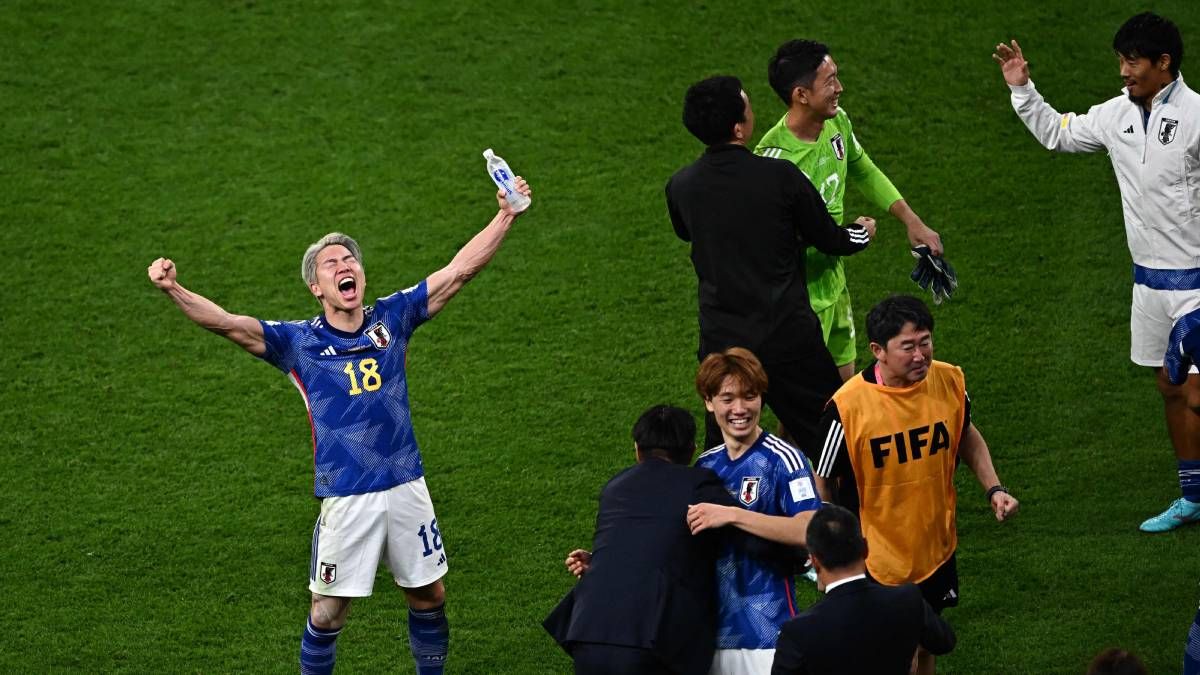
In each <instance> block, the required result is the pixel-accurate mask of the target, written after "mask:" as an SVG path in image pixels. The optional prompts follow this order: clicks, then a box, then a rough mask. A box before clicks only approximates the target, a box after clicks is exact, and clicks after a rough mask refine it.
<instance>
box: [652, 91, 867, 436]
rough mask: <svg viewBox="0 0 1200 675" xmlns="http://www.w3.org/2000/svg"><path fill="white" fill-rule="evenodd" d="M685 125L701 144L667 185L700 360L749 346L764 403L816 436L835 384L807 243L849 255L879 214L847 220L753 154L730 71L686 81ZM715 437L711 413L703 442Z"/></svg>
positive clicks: (750, 125) (746, 115) (805, 184)
mask: <svg viewBox="0 0 1200 675" xmlns="http://www.w3.org/2000/svg"><path fill="white" fill-rule="evenodd" d="M683 123H684V126H686V127H687V129H688V131H690V132H691V133H692V134H693V135H694V136H695V137H696V138H698V139H699V140H700V142H702V143H704V145H705V146H707V147H706V148H705V150H704V154H702V155H701V156H700V157H699V158H698V159H697V160H696V161H695V162H693V163H692V164H690V165H688V166H686V167H684V168H682V169H680V170H679V171H677V172H676V173H675V175H674V176H672V177H671V179H670V181H668V182H667V190H666V192H667V210H668V212H669V214H670V217H671V225H672V226H673V227H674V228H675V234H676V235H677V236H678V237H679V238H680V239H682V240H684V241H687V242H690V243H691V258H692V265H693V267H695V270H696V278H697V280H698V282H699V283H698V295H699V306H700V321H699V323H700V348H699V350H698V356H699V358H700V359H703V358H704V357H705V356H707V355H708V354H712V353H716V352H720V351H722V350H725V349H727V348H729V347H744V348H746V349H749V350H750V351H752V352H754V353H755V354H756V355H757V357H758V358H760V359H762V364H763V367H764V368H765V370H766V372H767V374H768V375H769V376H770V378H771V385H772V386H771V391H770V392H769V393H768V394H767V395H766V396H767V399H766V403H767V405H768V406H770V407H771V410H772V412H774V413H775V416H776V417H778V418H779V419H780V420H781V421H782V422H783V423H784V424H785V425H787V428H788V429H789V430H790V431H791V432H792V433H793V434H794V435H795V436H796V438H797V439H801V441H802V442H805V443H811V442H812V441H814V439H815V433H816V426H817V422H818V421H819V420H820V417H821V409H822V408H823V407H824V405H825V401H827V400H828V399H829V395H830V394H832V393H833V392H834V391H835V390H836V389H837V388H838V385H839V384H841V378H839V377H838V372H837V366H836V365H834V363H833V359H832V358H830V356H829V351H828V350H827V349H825V346H824V343H823V342H822V340H821V326H820V322H818V321H817V317H816V316H815V315H814V314H813V311H812V308H811V307H810V306H809V303H808V294H807V292H806V291H805V286H804V267H803V265H804V258H803V249H804V248H805V247H806V246H810V245H811V246H816V247H817V248H818V249H820V250H822V251H825V252H828V253H834V254H837V255H849V254H851V253H856V252H858V251H861V250H862V249H864V248H866V246H867V244H868V243H869V242H870V238H871V237H872V236H873V235H874V232H875V221H874V220H872V219H870V218H865V217H864V218H859V219H858V220H857V221H856V222H855V223H854V224H853V225H850V226H849V227H846V228H842V227H839V226H838V224H837V223H836V222H834V220H833V219H832V218H831V217H830V216H829V212H828V211H827V210H826V209H825V204H824V202H823V201H821V196H820V194H818V193H817V191H816V189H815V188H814V187H813V185H812V183H810V182H809V181H808V179H806V178H805V177H804V174H802V173H801V172H800V171H799V170H798V169H797V168H796V167H795V166H794V165H792V164H790V163H789V162H784V161H780V160H776V159H767V158H763V157H756V156H755V155H754V154H753V153H751V152H750V151H749V150H748V149H747V148H746V143H747V142H749V140H750V137H751V135H752V134H753V133H754V111H753V110H752V108H751V107H750V99H749V98H748V97H747V96H746V93H745V92H744V91H742V85H741V82H739V81H738V79H737V78H735V77H728V76H723V77H712V78H709V79H707V80H703V81H701V82H698V83H696V84H694V85H692V86H691V87H690V88H688V91H687V95H686V96H685V98H684V105H683ZM720 442H721V431H720V429H719V428H718V427H717V425H716V423H715V422H714V421H713V419H712V417H711V416H709V417H708V419H707V428H706V434H705V447H712V446H714V445H717V444H719V443H720Z"/></svg>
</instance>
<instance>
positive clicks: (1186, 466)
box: [992, 13, 1200, 532]
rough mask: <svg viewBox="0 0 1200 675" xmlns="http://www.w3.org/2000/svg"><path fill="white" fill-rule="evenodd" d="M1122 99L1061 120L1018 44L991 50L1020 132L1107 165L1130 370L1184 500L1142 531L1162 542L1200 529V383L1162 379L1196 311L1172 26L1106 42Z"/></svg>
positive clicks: (1193, 137) (1134, 26) (1153, 26)
mask: <svg viewBox="0 0 1200 675" xmlns="http://www.w3.org/2000/svg"><path fill="white" fill-rule="evenodd" d="M1112 46H1113V51H1115V52H1116V55H1117V60H1118V66H1119V69H1120V73H1121V79H1122V80H1123V81H1124V83H1125V88H1124V89H1123V90H1122V92H1121V95H1120V96H1115V97H1113V98H1111V99H1109V100H1108V101H1105V102H1104V103H1101V104H1099V105H1095V106H1092V108H1091V109H1090V110H1088V112H1087V114H1085V115H1076V114H1075V113H1066V114H1060V113H1059V112H1058V111H1057V110H1055V109H1054V108H1052V107H1050V105H1049V104H1048V103H1046V101H1045V99H1043V98H1042V95H1041V94H1040V93H1038V91H1037V89H1036V88H1035V87H1034V85H1033V82H1032V81H1030V79H1029V64H1028V63H1027V62H1026V61H1025V55H1024V53H1022V51H1021V47H1020V45H1018V44H1017V41H1016V40H1013V41H1012V44H1011V45H1005V44H998V45H996V52H995V53H994V54H993V55H992V58H993V59H995V60H996V62H997V63H999V64H1000V69H1001V72H1002V73H1003V75H1004V81H1005V82H1007V83H1008V86H1009V89H1010V90H1011V91H1012V105H1013V108H1015V109H1016V111H1017V115H1019V116H1020V118H1021V121H1022V122H1024V123H1025V126H1026V127H1028V128H1029V131H1030V132H1031V133H1032V134H1033V135H1034V137H1036V138H1037V139H1038V142H1039V143H1041V144H1042V145H1044V146H1045V147H1046V148H1049V149H1051V150H1057V151H1060V152H1098V151H1101V150H1103V151H1104V152H1106V153H1108V156H1109V158H1110V159H1111V161H1112V165H1113V170H1114V171H1115V172H1116V174H1117V185H1118V186H1119V187H1120V190H1121V205H1122V208H1123V210H1124V215H1125V236H1126V239H1127V241H1128V243H1129V253H1130V255H1131V256H1132V257H1133V298H1132V308H1131V310H1130V319H1129V329H1130V335H1131V344H1130V350H1129V358H1130V359H1131V360H1132V361H1133V362H1134V363H1136V364H1138V365H1140V366H1148V367H1150V368H1154V369H1155V370H1156V372H1157V379H1158V390H1159V392H1160V393H1161V395H1162V398H1163V405H1164V407H1165V410H1166V417H1167V430H1168V432H1169V435H1170V437H1171V443H1172V445H1173V446H1174V448H1175V458H1176V460H1177V461H1178V470H1179V487H1180V492H1181V493H1182V495H1181V496H1180V498H1179V499H1177V500H1175V501H1173V502H1172V503H1171V504H1170V505H1169V506H1168V507H1167V509H1166V510H1165V511H1163V512H1162V513H1160V514H1159V515H1157V516H1154V517H1153V518H1149V519H1147V520H1146V521H1145V522H1143V523H1142V524H1141V530H1142V531H1143V532H1165V531H1167V530H1172V529H1175V528H1176V527H1179V526H1180V525H1183V524H1185V523H1191V522H1195V521H1197V520H1200V412H1197V410H1198V409H1200V376H1198V375H1197V374H1196V373H1197V371H1196V368H1195V367H1192V368H1191V371H1190V372H1191V375H1189V376H1188V378H1187V381H1186V382H1185V383H1184V384H1182V385H1175V384H1172V383H1171V382H1170V381H1169V380H1168V379H1167V373H1166V372H1165V371H1164V369H1163V367H1162V366H1163V354H1164V353H1165V351H1166V347H1167V339H1168V336H1169V334H1170V332H1171V326H1172V324H1173V323H1174V322H1175V320H1176V319H1178V318H1179V317H1180V316H1182V315H1184V314H1186V313H1187V312H1189V311H1191V310H1193V309H1196V308H1200V216H1198V215H1197V212H1196V211H1195V208H1194V205H1195V204H1197V203H1200V168H1198V167H1200V95H1197V94H1196V93H1195V92H1194V91H1192V90H1191V89H1190V88H1188V86H1187V84H1185V83H1184V81H1183V76H1182V75H1180V74H1179V65H1180V62H1181V61H1182V60H1183V40H1182V38H1180V36H1179V29H1178V28H1176V27H1175V24H1173V23H1171V22H1170V21H1169V20H1167V19H1164V18H1162V17H1160V16H1156V15H1154V14H1149V13H1146V14H1138V15H1137V16H1135V17H1133V18H1131V19H1129V20H1128V21H1126V22H1125V24H1124V25H1122V26H1121V28H1120V29H1118V30H1117V34H1116V36H1114V37H1113V43H1112Z"/></svg>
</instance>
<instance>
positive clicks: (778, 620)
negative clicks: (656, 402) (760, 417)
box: [696, 432, 821, 649]
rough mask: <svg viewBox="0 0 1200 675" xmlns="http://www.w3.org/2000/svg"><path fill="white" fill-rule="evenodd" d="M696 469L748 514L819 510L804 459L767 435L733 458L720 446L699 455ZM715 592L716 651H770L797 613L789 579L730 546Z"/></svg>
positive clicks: (720, 565)
mask: <svg viewBox="0 0 1200 675" xmlns="http://www.w3.org/2000/svg"><path fill="white" fill-rule="evenodd" d="M696 466H702V467H705V468H707V469H712V470H713V471H715V472H716V473H717V475H718V476H720V477H721V480H722V481H723V482H724V483H725V488H726V489H727V490H729V494H730V495H732V496H733V497H734V498H735V499H737V500H738V502H739V503H740V504H741V505H742V506H743V507H744V508H747V509H750V510H751V511H756V512H758V513H762V514H765V515H768V516H794V515H796V514H798V513H802V512H804V511H815V510H816V509H818V508H820V507H821V498H820V497H818V496H817V489H816V485H815V484H814V483H813V477H812V475H813V472H812V466H811V465H810V464H809V463H808V459H807V458H805V456H804V454H803V453H801V452H800V451H799V450H797V449H796V448H793V447H792V446H790V445H788V444H787V443H785V442H783V441H782V440H780V439H779V438H777V437H776V436H774V435H772V434H769V433H766V432H763V434H762V435H761V436H759V437H758V440H756V441H754V444H753V445H751V446H750V448H749V449H747V450H746V452H744V453H742V455H741V456H740V457H738V458H737V459H734V460H731V459H729V453H728V452H726V450H725V446H724V445H718V446H717V447H715V448H713V449H711V450H709V451H707V452H705V453H704V454H702V455H700V457H699V458H698V459H697V460H696ZM717 592H718V596H717V597H718V605H719V607H718V610H717V611H718V628H717V649H774V648H775V641H776V639H777V638H778V637H779V630H780V628H782V627H783V623H784V622H785V621H787V620H788V619H790V618H792V617H793V616H795V615H796V599H795V593H794V586H793V579H792V576H791V575H790V574H781V573H779V572H778V571H777V570H774V569H771V568H770V567H769V566H766V565H763V564H761V563H759V562H758V561H756V560H755V559H753V558H751V557H749V556H748V555H746V554H745V553H743V552H740V551H739V550H737V549H736V548H734V547H733V546H732V545H729V544H727V545H726V546H725V548H724V550H723V551H722V552H721V557H720V558H718V559H717Z"/></svg>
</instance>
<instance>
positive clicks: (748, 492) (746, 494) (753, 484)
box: [738, 476, 762, 506]
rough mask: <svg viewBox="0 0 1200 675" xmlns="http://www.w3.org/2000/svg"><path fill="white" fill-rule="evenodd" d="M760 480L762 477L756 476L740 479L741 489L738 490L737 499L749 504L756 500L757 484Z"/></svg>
mask: <svg viewBox="0 0 1200 675" xmlns="http://www.w3.org/2000/svg"><path fill="white" fill-rule="evenodd" d="M761 482H762V478H760V477H758V476H747V477H745V478H743V479H742V489H741V490H738V501H740V502H741V503H743V504H745V505H746V506H750V505H751V504H753V503H754V502H756V501H758V484H759V483H761Z"/></svg>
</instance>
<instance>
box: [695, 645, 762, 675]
mask: <svg viewBox="0 0 1200 675" xmlns="http://www.w3.org/2000/svg"><path fill="white" fill-rule="evenodd" d="M774 662H775V650H774V649H718V650H717V651H716V653H715V654H713V662H712V668H709V670H708V675H768V674H769V673H770V672H771V664H773V663H774Z"/></svg>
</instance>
